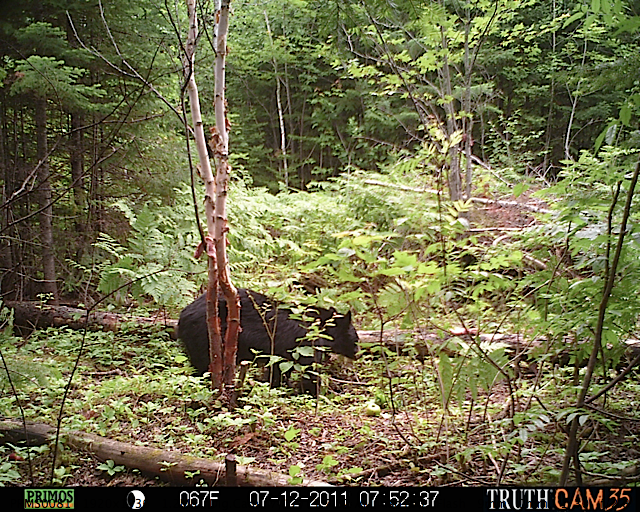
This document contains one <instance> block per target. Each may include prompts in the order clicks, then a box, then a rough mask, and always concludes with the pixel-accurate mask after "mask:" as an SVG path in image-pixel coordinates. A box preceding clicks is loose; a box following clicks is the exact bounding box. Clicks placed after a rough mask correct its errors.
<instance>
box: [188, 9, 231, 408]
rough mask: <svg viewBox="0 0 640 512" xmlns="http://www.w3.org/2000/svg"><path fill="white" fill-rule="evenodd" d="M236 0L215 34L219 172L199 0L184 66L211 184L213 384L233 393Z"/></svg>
mask: <svg viewBox="0 0 640 512" xmlns="http://www.w3.org/2000/svg"><path fill="white" fill-rule="evenodd" d="M229 4H230V0H222V1H221V2H220V7H219V9H217V11H216V17H215V19H216V24H217V26H216V39H215V41H216V42H215V52H216V60H215V93H214V95H215V98H214V107H215V118H216V123H215V127H213V128H212V129H211V139H210V141H209V142H210V147H211V149H212V150H213V154H214V161H215V167H216V175H215V177H214V175H213V171H212V168H211V163H210V161H209V156H208V152H207V143H206V139H205V134H204V127H203V123H202V114H201V110H200V99H199V96H198V86H197V84H196V79H195V50H196V45H197V41H198V19H197V12H196V0H187V11H188V14H189V33H188V37H187V44H186V48H185V50H186V51H185V59H184V62H183V69H184V73H185V80H186V84H187V93H188V96H189V103H190V105H191V118H192V123H193V131H194V136H195V141H196V148H197V151H198V159H199V161H200V170H201V176H202V179H203V181H204V185H205V214H206V220H207V232H208V234H207V236H206V237H205V240H204V245H203V246H201V247H199V248H198V251H197V253H196V254H197V255H200V254H201V253H202V252H203V251H204V252H206V253H207V256H208V258H209V265H208V274H209V282H208V286H207V327H208V331H209V356H210V361H211V363H210V369H211V383H212V386H213V388H214V389H219V390H221V391H222V390H223V388H224V391H225V392H226V393H227V396H228V397H231V396H232V391H233V385H234V377H235V359H236V352H237V346H238V330H239V327H240V302H239V299H238V293H237V290H236V288H235V287H234V286H233V284H232V283H231V278H230V273H229V261H228V258H227V252H226V245H227V237H226V233H227V231H228V223H227V210H226V200H227V194H228V190H229V186H228V185H229V173H230V166H229V133H228V126H229V123H228V121H227V115H226V101H225V91H224V89H225V64H226V55H227V32H228V28H229ZM219 291H220V292H221V293H222V294H223V295H224V298H225V300H226V302H227V330H226V335H225V338H224V340H223V339H222V333H221V328H220V319H219V315H218V313H219V312H218V295H219V293H218V292H219Z"/></svg>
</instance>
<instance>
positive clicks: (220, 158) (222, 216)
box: [213, 0, 240, 405]
mask: <svg viewBox="0 0 640 512" xmlns="http://www.w3.org/2000/svg"><path fill="white" fill-rule="evenodd" d="M230 3H231V0H222V2H221V3H220V11H219V15H218V16H217V17H216V18H217V20H218V34H217V40H216V67H215V71H216V73H215V101H214V106H215V113H216V132H217V135H218V137H217V140H216V138H215V137H214V138H213V140H214V155H215V162H216V204H215V221H216V222H215V232H214V241H215V246H216V261H217V265H218V282H219V284H220V288H221V289H222V293H223V294H224V297H225V300H226V302H227V332H226V333H225V339H224V368H223V381H224V385H225V388H226V390H227V396H228V397H229V399H230V400H231V401H232V402H233V398H232V397H233V396H234V393H233V389H234V381H235V373H236V352H237V350H238V333H239V332H240V297H239V296H238V290H236V288H235V287H234V286H233V284H232V283H231V275H230V269H229V259H228V257H227V231H229V224H228V222H227V195H228V193H229V174H230V172H231V166H230V165H229V129H228V126H229V121H228V120H227V101H226V99H225V92H224V91H225V86H226V84H225V66H226V57H227V34H228V32H229V5H230ZM232 405H234V404H233V403H232Z"/></svg>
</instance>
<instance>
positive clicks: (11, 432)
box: [0, 420, 329, 487]
mask: <svg viewBox="0 0 640 512" xmlns="http://www.w3.org/2000/svg"><path fill="white" fill-rule="evenodd" d="M26 434H27V436H28V438H29V441H30V442H31V443H32V444H44V443H46V442H50V441H52V440H53V439H54V438H55V429H54V428H53V427H50V426H49V425H45V424H43V423H30V422H29V423H27V425H26ZM65 436H66V437H67V440H68V441H67V442H68V444H69V445H70V446H72V447H73V448H75V449H76V450H81V451H86V452H89V453H91V454H92V455H94V456H95V457H96V458H97V459H99V460H101V461H106V460H112V461H113V462H115V463H116V464H118V465H123V466H126V467H128V468H136V469H139V470H140V471H142V472H143V473H146V474H150V475H153V476H157V477H159V478H160V479H161V480H164V481H165V482H169V483H171V484H173V485H194V484H195V483H197V482H199V481H200V480H204V481H206V482H207V484H209V485H221V484H222V483H223V482H225V481H226V478H225V464H224V463H219V462H213V461H210V460H208V459H201V458H197V457H192V456H190V455H185V454H183V453H180V452H174V451H167V450H161V449H159V448H150V447H146V446H136V445H133V444H129V443H123V442H121V441H114V440H112V439H107V438H105V437H100V436H97V435H95V434H89V433H87V432H80V431H77V430H75V431H70V432H66V433H65ZM24 439H25V426H24V425H23V424H22V423H21V422H19V421H12V420H6V421H0V442H1V443H3V444H4V443H12V444H15V443H17V442H19V441H22V440H24ZM187 471H189V472H191V473H193V472H198V473H197V476H195V477H194V478H192V479H191V478H187V477H186V476H185V472H187ZM236 479H237V483H238V485H239V486H240V487H280V486H286V485H289V483H288V480H289V477H288V476H287V475H281V474H278V473H273V472H271V471H266V470H263V469H258V468H250V467H248V466H236ZM300 485H302V486H305V487H315V486H329V484H328V483H326V482H320V481H317V480H308V479H305V480H303V482H302V484H300Z"/></svg>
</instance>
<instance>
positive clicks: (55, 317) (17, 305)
mask: <svg viewBox="0 0 640 512" xmlns="http://www.w3.org/2000/svg"><path fill="white" fill-rule="evenodd" d="M5 305H6V306H7V307H9V308H12V309H13V311H14V316H13V325H14V327H16V328H17V330H18V332H21V333H23V332H25V331H26V332H30V331H33V330H34V329H44V328H46V327H61V326H66V327H69V328H70V329H84V328H87V329H89V330H105V331H117V330H118V329H119V328H120V326H121V325H122V324H123V323H128V322H133V323H136V324H139V325H142V326H151V325H160V326H163V327H164V328H166V329H167V331H169V333H170V334H171V336H172V337H173V338H174V339H175V328H176V326H177V325H178V321H177V320H174V319H171V318H167V317H166V315H158V316H157V317H155V318H148V317H139V316H131V315H122V314H118V313H110V312H105V311H92V312H91V313H89V316H88V317H87V311H86V310H84V309H79V308H73V307H69V306H53V305H49V304H42V303H40V302H11V301H7V302H6V303H5Z"/></svg>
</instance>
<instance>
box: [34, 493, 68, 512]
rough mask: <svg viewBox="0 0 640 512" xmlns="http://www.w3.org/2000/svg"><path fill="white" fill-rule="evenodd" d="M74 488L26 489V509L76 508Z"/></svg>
mask: <svg viewBox="0 0 640 512" xmlns="http://www.w3.org/2000/svg"><path fill="white" fill-rule="evenodd" d="M74 499H75V496H74V490H73V489H25V490H24V508H25V509H48V510H49V509H69V508H74V507H73V504H74V503H73V502H74Z"/></svg>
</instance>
